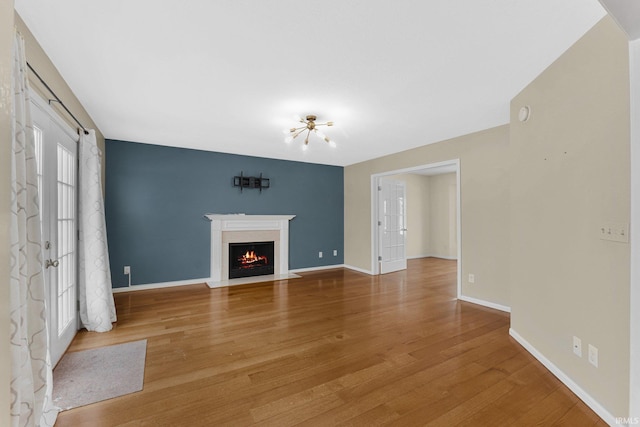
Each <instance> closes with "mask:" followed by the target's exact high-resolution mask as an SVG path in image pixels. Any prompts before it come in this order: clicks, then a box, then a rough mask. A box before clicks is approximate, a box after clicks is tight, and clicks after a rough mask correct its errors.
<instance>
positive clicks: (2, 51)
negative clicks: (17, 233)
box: [0, 0, 13, 426]
mask: <svg viewBox="0 0 640 427" xmlns="http://www.w3.org/2000/svg"><path fill="white" fill-rule="evenodd" d="M12 46H13V0H10V1H2V2H0V283H1V284H2V285H1V286H0V339H1V340H2V343H3V344H2V345H0V384H2V387H0V408H3V409H2V410H0V426H7V425H9V423H10V418H9V411H8V408H9V407H10V406H11V398H10V396H9V384H10V383H11V361H10V359H11V354H10V352H9V342H10V338H9V337H10V326H11V322H10V320H9V319H10V317H9V286H8V283H9V277H10V274H9V270H10V267H9V266H10V261H9V248H10V246H11V239H10V236H9V221H10V219H9V217H10V215H9V214H10V204H11V195H10V194H11V190H10V189H11V163H10V159H11V105H12V102H13V98H12V96H11V95H12V92H11V64H12V60H11V59H12V55H11V51H12Z"/></svg>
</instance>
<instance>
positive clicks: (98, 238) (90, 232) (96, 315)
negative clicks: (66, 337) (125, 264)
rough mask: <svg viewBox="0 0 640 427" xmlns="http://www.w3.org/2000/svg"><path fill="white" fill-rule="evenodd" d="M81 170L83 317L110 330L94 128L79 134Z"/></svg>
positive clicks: (91, 326)
mask: <svg viewBox="0 0 640 427" xmlns="http://www.w3.org/2000/svg"><path fill="white" fill-rule="evenodd" d="M79 144H80V146H79V151H80V152H79V157H80V172H79V178H80V179H79V180H78V182H79V186H80V192H79V195H78V216H79V219H80V223H79V224H80V225H79V228H80V241H79V246H78V254H79V264H80V274H79V288H78V291H79V292H78V293H79V299H80V320H81V321H82V325H83V326H84V327H85V328H87V330H89V331H96V332H107V331H110V330H111V327H112V325H111V323H112V322H115V321H116V308H115V304H114V302H113V292H112V290H111V270H110V269H109V251H108V246H107V228H106V224H105V217H104V200H103V198H102V181H101V176H102V173H101V169H100V155H101V153H100V150H99V149H98V145H97V144H96V134H95V131H93V130H90V131H89V134H88V135H85V134H82V135H80V143H79Z"/></svg>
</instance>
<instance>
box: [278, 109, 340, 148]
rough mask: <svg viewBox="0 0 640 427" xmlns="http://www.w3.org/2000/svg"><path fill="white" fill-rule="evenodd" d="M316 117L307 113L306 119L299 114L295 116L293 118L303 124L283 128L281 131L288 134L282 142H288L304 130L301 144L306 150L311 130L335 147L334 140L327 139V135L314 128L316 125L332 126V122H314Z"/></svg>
mask: <svg viewBox="0 0 640 427" xmlns="http://www.w3.org/2000/svg"><path fill="white" fill-rule="evenodd" d="M316 119H317V118H316V116H314V115H313V114H309V115H308V116H307V117H306V119H303V118H302V117H300V116H295V120H297V121H299V122H300V123H303V124H304V126H300V127H293V128H291V129H285V130H284V131H283V132H284V133H285V134H287V135H288V136H287V137H286V138H285V139H284V142H286V143H290V142H291V141H293V140H294V139H295V138H297V137H298V135H300V134H302V133H304V132H305V131H306V132H307V136H306V137H305V139H304V145H303V146H302V149H303V150H306V149H307V148H308V147H309V135H311V132H313V133H315V134H316V135H318V136H319V137H320V138H322V139H324V140H325V141H326V142H328V143H329V145H330V146H332V147H335V146H336V143H335V142H333V141H332V140H331V139H329V137H328V136H326V135H325V134H323V133H322V132H320V131H319V130H318V129H316V128H317V127H318V126H333V122H326V123H316Z"/></svg>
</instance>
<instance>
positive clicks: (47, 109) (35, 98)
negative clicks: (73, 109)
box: [29, 89, 80, 144]
mask: <svg viewBox="0 0 640 427" xmlns="http://www.w3.org/2000/svg"><path fill="white" fill-rule="evenodd" d="M29 97H30V99H31V101H32V102H33V103H34V104H35V105H36V107H38V108H39V109H40V110H42V112H43V113H45V114H47V115H48V116H49V117H51V119H53V120H54V121H55V123H56V125H58V126H59V127H60V129H61V130H62V131H63V132H64V133H66V134H67V135H68V136H69V137H70V138H71V139H73V140H74V141H75V142H76V144H77V143H78V141H79V140H80V136H78V132H76V131H75V130H74V129H73V128H72V127H71V126H70V125H69V123H67V122H66V121H64V119H63V118H62V117H60V114H58V113H57V112H56V110H54V109H53V107H51V106H50V105H49V103H48V102H47V101H45V99H44V98H43V97H42V96H40V94H39V93H38V92H36V91H34V90H33V89H29Z"/></svg>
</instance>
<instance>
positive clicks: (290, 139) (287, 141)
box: [284, 136, 293, 144]
mask: <svg viewBox="0 0 640 427" xmlns="http://www.w3.org/2000/svg"><path fill="white" fill-rule="evenodd" d="M291 141H293V137H292V136H288V137H286V138H285V139H284V142H286V143H287V144H289V143H290V142H291Z"/></svg>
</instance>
